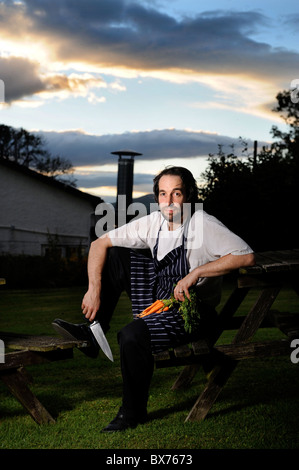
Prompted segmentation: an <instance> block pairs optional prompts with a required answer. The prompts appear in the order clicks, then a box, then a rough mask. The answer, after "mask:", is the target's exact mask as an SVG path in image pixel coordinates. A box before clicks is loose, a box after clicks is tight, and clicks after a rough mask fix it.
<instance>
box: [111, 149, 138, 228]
mask: <svg viewBox="0 0 299 470" xmlns="http://www.w3.org/2000/svg"><path fill="white" fill-rule="evenodd" d="M111 154H112V155H118V175H117V198H116V213H117V221H118V223H117V225H118V226H120V225H123V224H125V223H126V222H128V220H129V217H128V216H127V209H128V207H129V205H130V204H131V203H132V193H133V179H134V157H136V156H138V155H142V153H138V152H135V151H133V150H117V151H115V152H111Z"/></svg>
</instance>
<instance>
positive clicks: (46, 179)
mask: <svg viewBox="0 0 299 470" xmlns="http://www.w3.org/2000/svg"><path fill="white" fill-rule="evenodd" d="M1 165H2V166H5V167H6V168H10V169H11V170H14V171H16V172H18V173H22V174H23V175H25V176H28V177H29V178H33V179H35V180H38V181H40V182H42V183H44V184H47V185H50V186H52V187H53V188H56V189H60V190H61V191H65V192H67V193H68V194H70V195H72V196H74V197H79V198H81V199H85V200H86V201H88V202H90V203H91V204H93V205H97V204H100V203H101V202H103V199H101V198H100V197H98V196H93V195H92V194H89V193H85V192H83V191H80V190H79V189H77V188H74V187H73V186H70V185H68V184H66V183H62V182H61V181H57V180H56V179H55V178H53V177H51V176H45V175H42V174H41V173H38V172H37V171H35V170H31V169H30V168H28V167H26V166H24V165H19V164H17V163H15V162H12V161H10V160H6V159H0V166H1Z"/></svg>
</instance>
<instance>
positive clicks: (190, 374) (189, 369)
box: [171, 364, 201, 390]
mask: <svg viewBox="0 0 299 470" xmlns="http://www.w3.org/2000/svg"><path fill="white" fill-rule="evenodd" d="M200 367H201V365H200V364H191V365H189V366H186V367H184V369H183V371H182V372H181V374H180V375H179V376H178V378H177V379H176V381H175V382H174V383H173V385H172V387H171V390H179V389H180V388H182V387H187V386H188V385H190V383H191V382H192V380H193V379H194V377H195V375H196V374H197V372H198V370H199V369H200Z"/></svg>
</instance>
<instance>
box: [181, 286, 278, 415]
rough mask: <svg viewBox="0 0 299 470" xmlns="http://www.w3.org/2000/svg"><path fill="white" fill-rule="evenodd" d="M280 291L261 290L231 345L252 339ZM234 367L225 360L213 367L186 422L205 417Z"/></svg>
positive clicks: (234, 364)
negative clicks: (210, 375)
mask: <svg viewBox="0 0 299 470" xmlns="http://www.w3.org/2000/svg"><path fill="white" fill-rule="evenodd" d="M280 289H281V286H272V287H267V288H265V289H263V290H262V292H261V293H260V295H259V297H258V299H257V301H256V303H255V304H254V306H253V307H252V309H251V311H250V312H249V313H248V315H247V316H246V318H245V320H244V321H243V323H242V325H241V327H240V329H239V331H238V332H237V334H236V336H235V338H234V340H233V344H237V343H241V342H246V341H249V339H250V338H252V336H253V335H254V333H255V332H256V331H257V329H258V328H259V326H260V324H261V323H262V321H263V319H264V318H265V316H266V314H267V312H268V311H269V309H270V307H271V305H272V304H273V302H274V300H275V299H276V297H277V295H278V293H279V291H280ZM236 365H237V361H234V360H230V359H229V358H227V359H226V360H223V363H222V364H221V363H220V364H219V365H216V366H215V369H214V371H213V372H212V377H211V378H210V380H209V381H208V383H207V385H206V386H205V388H204V390H203V392H202V394H201V395H200V397H199V398H198V399H197V401H196V403H195V405H194V406H193V408H192V409H191V411H190V413H189V415H188V416H187V418H186V421H201V420H203V419H204V418H205V417H206V415H207V414H208V412H209V410H210V409H211V407H212V406H213V404H214V403H215V401H216V399H217V397H218V395H219V394H220V392H221V390H222V389H223V387H224V385H225V384H226V382H227V380H228V379H229V377H230V376H231V374H232V372H233V370H234V369H235V367H236Z"/></svg>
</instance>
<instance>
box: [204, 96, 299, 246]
mask: <svg viewBox="0 0 299 470" xmlns="http://www.w3.org/2000/svg"><path fill="white" fill-rule="evenodd" d="M277 100H278V105H277V108H275V111H276V112H282V113H283V116H284V119H285V122H286V124H287V125H288V126H289V129H288V132H282V131H280V130H279V129H278V128H277V127H276V126H273V127H272V130H271V132H272V135H273V137H274V138H276V139H279V140H277V141H275V142H273V144H272V145H271V146H270V147H269V148H263V149H261V150H260V152H259V153H258V154H257V155H256V156H255V158H253V155H250V154H248V149H247V144H246V143H245V142H243V153H245V156H246V158H245V159H244V155H243V157H240V156H236V155H235V152H234V149H233V151H232V152H231V153H229V154H225V153H224V152H223V149H222V147H219V151H218V154H217V155H213V154H212V155H210V159H209V160H210V162H209V167H208V169H207V170H206V172H205V173H204V174H203V175H202V176H203V179H204V182H205V184H204V185H203V187H202V189H201V196H202V199H203V201H204V208H205V210H207V212H210V213H212V214H214V215H215V216H216V217H218V218H219V219H220V220H222V221H223V223H225V224H227V225H228V226H229V227H230V228H231V229H232V230H233V231H235V232H236V233H239V235H240V236H242V237H243V238H244V239H245V240H246V241H248V243H249V244H251V246H252V248H254V249H255V250H271V249H287V248H294V247H296V246H297V244H298V241H297V238H298V236H297V233H296V227H295V222H296V219H295V216H296V214H297V212H298V207H297V206H298V200H299V187H298V181H299V129H298V124H299V110H298V105H297V106H294V103H293V102H292V101H291V96H290V93H289V92H282V93H279V94H278V95H277Z"/></svg>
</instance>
